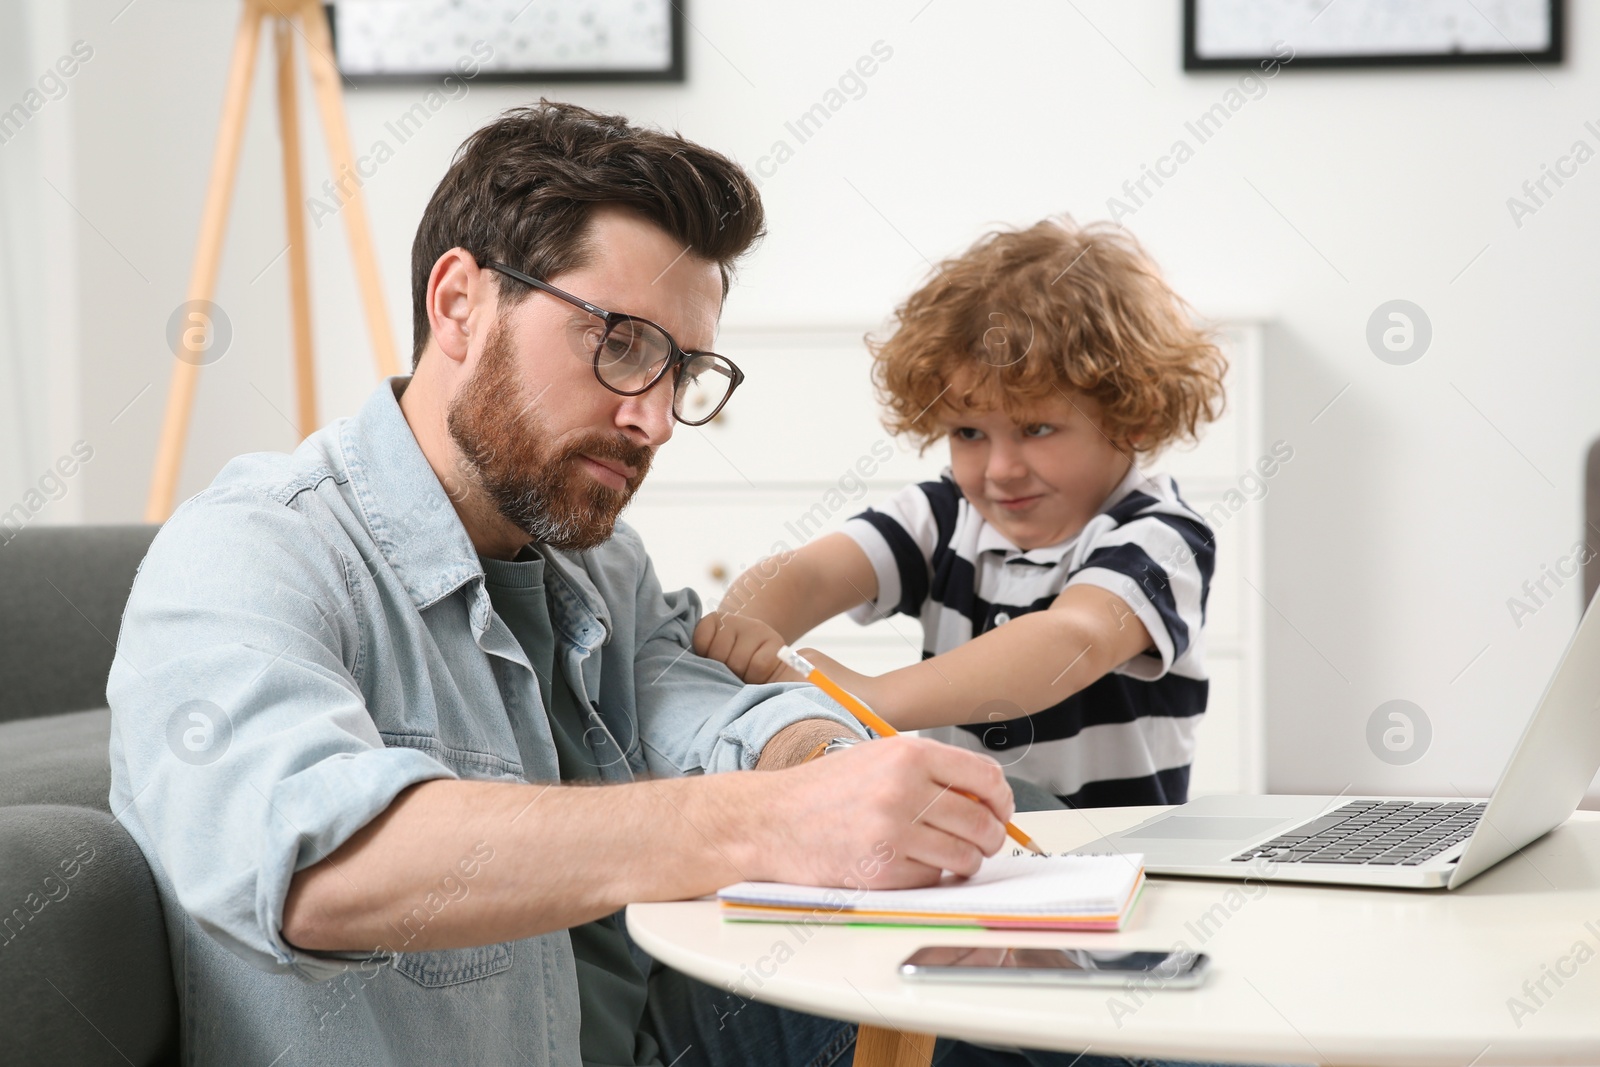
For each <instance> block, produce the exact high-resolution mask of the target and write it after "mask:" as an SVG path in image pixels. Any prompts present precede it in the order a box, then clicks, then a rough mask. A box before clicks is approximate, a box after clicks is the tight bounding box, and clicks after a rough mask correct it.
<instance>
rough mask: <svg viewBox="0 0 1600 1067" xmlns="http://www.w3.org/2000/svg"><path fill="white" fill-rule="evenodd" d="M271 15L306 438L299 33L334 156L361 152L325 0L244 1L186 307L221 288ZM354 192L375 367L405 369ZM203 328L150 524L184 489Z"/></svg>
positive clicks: (155, 477) (180, 395)
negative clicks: (349, 120)
mask: <svg viewBox="0 0 1600 1067" xmlns="http://www.w3.org/2000/svg"><path fill="white" fill-rule="evenodd" d="M269 19H270V20H271V22H272V27H273V40H274V43H275V45H276V51H277V59H278V125H279V132H280V134H281V136H282V139H283V193H284V206H285V208H286V209H287V216H286V221H287V226H288V239H289V248H288V261H289V311H290V322H291V327H292V336H293V345H294V368H295V397H296V422H297V425H298V427H299V430H300V436H301V437H305V436H306V435H307V434H309V433H311V432H312V431H313V430H314V429H316V427H317V394H316V379H315V375H314V372H313V369H312V359H311V286H310V274H309V270H308V267H307V257H306V232H305V215H304V202H305V197H304V193H303V185H302V182H301V176H300V117H299V112H298V105H297V103H296V94H295V66H294V38H295V35H296V34H298V35H299V36H300V38H301V39H302V40H304V41H305V44H306V63H307V65H308V66H309V67H310V70H311V85H312V89H313V91H314V93H315V95H316V98H317V107H318V109H319V110H320V111H321V113H322V129H323V133H324V134H325V135H326V137H327V140H328V158H329V161H330V162H331V163H332V164H333V168H334V172H335V174H336V175H338V176H339V179H338V180H339V184H340V185H341V188H342V187H343V186H344V184H345V183H344V181H343V179H344V177H345V176H347V175H354V174H355V173H356V169H355V157H354V153H352V151H351V149H350V130H349V127H348V126H346V124H345V117H344V100H343V96H342V94H341V93H340V90H339V72H338V69H337V68H336V66H335V65H334V61H333V39H332V34H331V33H330V32H329V29H328V19H327V15H326V13H325V12H324V9H323V6H322V2H321V0H244V14H243V16H242V18H241V19H240V20H239V30H238V34H237V36H236V37H235V38H234V45H233V59H232V61H231V65H230V66H229V70H228V86H227V91H226V95H225V96H224V97H223V102H222V121H221V124H220V126H219V128H218V131H217V148H216V153H215V154H214V155H213V156H212V159H211V180H210V184H209V186H208V187H207V190H206V201H205V209H204V214H203V215H202V216H201V219H200V238H199V241H198V242H197V245H196V249H195V257H194V270H193V272H192V273H191V274H190V276H189V290H188V299H189V302H190V303H189V305H187V306H191V307H192V306H194V303H195V302H197V301H199V302H209V301H210V300H211V297H212V294H213V293H214V292H215V291H216V282H217V268H218V265H219V263H220V261H221V258H222V240H223V236H224V234H225V233H226V230H227V225H228V207H229V202H230V200H231V199H232V194H233V180H234V177H235V175H236V173H237V171H238V166H239V148H240V145H241V143H242V141H243V139H244V127H245V111H246V109H247V107H248V106H249V103H250V88H251V84H252V82H253V80H254V77H255V66H256V53H257V51H259V45H260V41H261V27H262V24H263V23H264V22H266V21H267V20H269ZM349 184H351V185H352V186H353V187H354V188H353V189H351V190H350V191H349V199H348V200H346V201H345V203H344V205H343V207H342V208H341V209H340V212H339V213H340V214H341V215H343V216H344V224H345V234H346V236H347V237H348V239H349V241H350V254H351V259H352V260H353V261H354V263H355V270H356V280H357V282H358V283H359V285H360V288H361V303H362V306H363V309H364V310H365V313H366V319H367V331H368V332H369V333H370V334H371V335H372V351H373V356H374V358H375V359H376V360H377V365H378V375H379V376H380V377H385V376H388V375H392V374H398V373H400V371H399V364H398V362H397V360H396V358H395V349H394V337H393V335H392V333H391V332H390V329H389V319H388V314H387V312H386V311H385V309H384V303H383V290H382V288H381V287H380V285H379V282H378V263H377V257H376V256H375V255H374V253H373V248H372V230H371V228H370V227H369V226H368V224H367V209H366V203H365V201H364V200H363V199H362V196H361V187H360V184H359V182H351V183H349ZM203 325H204V327H205V328H204V329H201V330H199V331H197V332H196V331H184V332H183V333H182V337H183V341H182V347H183V349H184V351H180V352H179V356H180V358H179V359H178V360H177V361H176V362H175V364H174V366H173V372H172V385H171V388H170V390H169V392H168V394H167V413H166V418H165V420H164V421H163V422H162V425H161V439H160V443H159V444H158V446H157V449H156V462H155V470H154V471H153V473H152V474H151V477H150V496H149V500H148V502H147V503H146V505H145V520H146V521H147V522H164V521H165V520H166V518H167V516H169V515H170V514H171V513H172V506H173V498H174V496H175V494H176V492H177V486H178V472H179V469H180V468H181V467H182V465H183V447H184V442H185V440H186V438H187V436H188V427H189V415H190V411H191V409H192V408H193V406H194V390H195V383H196V380H197V379H198V377H199V374H200V368H201V366H202V365H203V364H204V363H205V362H207V360H206V346H208V345H209V344H210V341H211V338H212V334H211V331H210V326H211V324H210V322H209V321H206V322H205V323H204V324H203Z"/></svg>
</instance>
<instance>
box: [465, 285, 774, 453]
mask: <svg viewBox="0 0 1600 1067" xmlns="http://www.w3.org/2000/svg"><path fill="white" fill-rule="evenodd" d="M484 266H486V267H488V268H489V269H490V270H496V271H499V272H500V273H501V274H505V275H508V276H510V277H512V278H515V279H516V280H517V281H519V282H521V283H522V284H523V285H530V286H532V287H533V288H535V289H538V290H540V291H541V292H546V293H549V294H550V295H551V296H554V297H559V298H560V299H562V300H565V301H566V302H567V303H569V304H572V305H573V306H574V307H579V308H582V309H583V310H584V311H587V312H588V313H589V314H591V315H593V316H594V317H595V318H597V319H599V320H600V322H601V323H602V324H603V327H601V328H598V329H596V330H595V331H594V338H593V340H594V376H595V378H596V379H597V380H598V381H599V382H600V384H601V385H603V386H605V387H606V388H607V389H609V390H611V391H612V392H613V393H617V394H619V395H621V396H639V395H641V394H643V393H647V392H649V391H650V390H651V388H653V387H654V386H655V384H656V383H657V382H659V381H660V380H661V379H662V378H664V377H666V375H667V373H668V372H669V371H670V372H671V373H672V374H673V375H674V378H673V383H672V416H673V418H675V419H677V420H678V421H679V422H681V423H683V424H684V425H686V426H704V425H705V424H706V423H708V422H710V421H711V420H712V419H714V418H716V417H717V412H719V411H721V410H722V406H723V405H724V404H726V403H727V402H728V398H729V397H730V396H732V395H733V391H734V390H735V389H737V388H739V383H740V382H742V381H744V372H743V371H741V370H740V369H739V368H738V367H736V366H734V365H733V361H732V360H731V359H729V358H728V357H726V356H719V355H717V354H716V353H715V352H685V351H684V350H683V349H681V348H679V347H678V342H676V341H674V340H673V339H672V335H671V334H670V333H668V332H667V331H666V330H664V329H662V328H661V327H660V326H658V325H657V324H656V323H653V322H651V321H650V320H649V319H643V318H640V317H639V316H637V315H624V314H622V313H621V312H619V311H605V310H602V309H601V308H598V307H596V306H595V305H593V304H591V303H589V301H587V300H584V299H583V298H582V297H577V296H573V295H572V294H571V293H568V292H564V291H563V290H560V289H557V288H556V287H555V286H553V285H551V284H550V283H549V282H542V281H540V280H539V279H538V278H535V277H532V276H531V275H528V274H524V273H523V272H522V271H520V270H517V269H516V268H515V267H508V266H506V265H505V264H504V263H485V264H484ZM585 340H588V338H587V337H586V338H585Z"/></svg>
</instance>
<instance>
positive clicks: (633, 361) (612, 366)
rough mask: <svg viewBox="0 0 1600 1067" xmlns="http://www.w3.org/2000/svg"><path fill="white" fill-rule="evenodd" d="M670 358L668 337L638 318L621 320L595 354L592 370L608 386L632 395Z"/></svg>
mask: <svg viewBox="0 0 1600 1067" xmlns="http://www.w3.org/2000/svg"><path fill="white" fill-rule="evenodd" d="M671 357H672V342H671V341H669V340H668V339H667V335H666V334H664V333H662V332H661V331H660V330H658V329H656V328H655V327H654V326H651V325H650V324H649V323H647V322H641V321H639V320H638V319H622V320H621V321H619V322H618V323H617V324H616V325H615V326H613V327H612V328H611V329H610V331H608V332H607V333H606V335H605V339H604V340H602V341H601V342H600V348H599V350H598V351H597V352H596V353H595V368H596V369H597V370H598V371H599V372H600V378H601V380H602V381H604V382H605V383H606V384H607V385H610V386H612V387H614V388H617V389H622V390H625V391H627V392H634V391H636V390H639V389H643V388H644V387H645V386H647V385H649V384H650V383H651V381H652V380H653V379H654V378H655V376H656V375H658V374H660V373H661V368H662V367H664V366H666V365H667V360H668V359H670V358H671Z"/></svg>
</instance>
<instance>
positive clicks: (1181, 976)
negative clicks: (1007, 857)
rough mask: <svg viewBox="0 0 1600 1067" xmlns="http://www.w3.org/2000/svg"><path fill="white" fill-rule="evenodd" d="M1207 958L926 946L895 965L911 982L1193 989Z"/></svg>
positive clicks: (1175, 953) (1181, 952)
mask: <svg viewBox="0 0 1600 1067" xmlns="http://www.w3.org/2000/svg"><path fill="white" fill-rule="evenodd" d="M1210 967H1211V957H1209V956H1207V955H1206V954H1205V953H1203V952H1200V953H1196V952H1190V951H1189V950H1187V949H1178V950H1176V951H1168V950H1158V951H1144V950H1127V951H1115V950H1106V949H1087V948H979V947H976V946H972V945H931V946H929V947H927V948H919V949H917V951H915V952H913V953H912V954H911V955H910V956H908V957H907V958H906V961H905V962H904V963H902V964H901V965H900V977H901V978H904V979H906V980H907V981H913V982H1026V983H1030V984H1041V985H1074V986H1125V985H1127V984H1129V983H1130V982H1132V983H1134V984H1136V985H1140V986H1145V987H1149V988H1157V989H1193V988H1194V987H1195V986H1198V985H1199V984H1200V983H1201V982H1203V981H1205V977H1206V974H1207V972H1208V971H1209V970H1210Z"/></svg>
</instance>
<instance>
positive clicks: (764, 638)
mask: <svg viewBox="0 0 1600 1067" xmlns="http://www.w3.org/2000/svg"><path fill="white" fill-rule="evenodd" d="M783 644H784V641H783V635H782V634H780V633H779V632H778V631H776V630H774V629H773V628H772V627H770V626H768V625H767V624H766V623H764V622H762V621H761V620H759V619H752V618H749V617H747V616H744V615H736V614H732V613H729V612H722V611H711V612H707V613H706V615H705V617H704V618H702V619H701V620H700V623H699V625H698V626H696V627H695V628H694V651H695V654H696V655H700V656H705V657H706V658H707V659H714V660H721V661H722V662H723V663H725V664H727V665H728V669H729V670H730V671H732V672H733V673H734V674H736V675H738V676H739V678H740V679H741V680H743V681H744V682H745V683H746V684H748V685H763V684H765V683H767V682H798V681H802V679H801V677H800V676H799V675H797V674H796V673H795V672H794V671H792V670H790V669H789V668H788V667H785V666H784V665H783V663H782V662H781V661H779V659H778V649H780V648H782V647H783Z"/></svg>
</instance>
